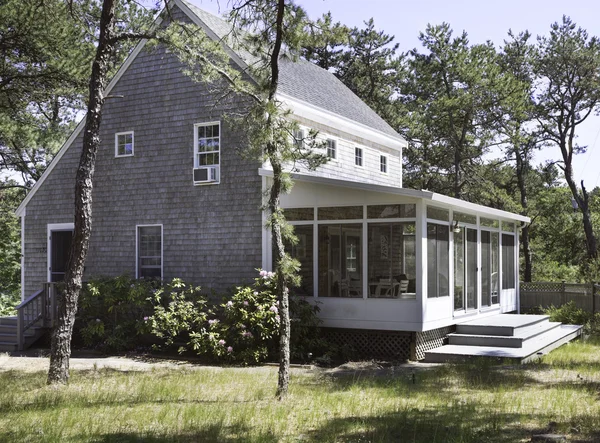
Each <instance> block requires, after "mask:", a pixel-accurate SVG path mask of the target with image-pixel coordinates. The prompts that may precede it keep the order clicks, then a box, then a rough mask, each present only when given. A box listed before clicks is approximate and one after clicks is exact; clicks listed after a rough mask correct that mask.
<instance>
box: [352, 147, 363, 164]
mask: <svg viewBox="0 0 600 443" xmlns="http://www.w3.org/2000/svg"><path fill="white" fill-rule="evenodd" d="M363 165H364V155H363V149H362V148H359V147H355V148H354V166H358V167H360V168H362V167H363Z"/></svg>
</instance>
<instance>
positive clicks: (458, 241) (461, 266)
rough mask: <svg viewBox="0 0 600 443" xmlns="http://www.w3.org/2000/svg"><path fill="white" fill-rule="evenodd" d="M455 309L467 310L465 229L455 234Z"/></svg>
mask: <svg viewBox="0 0 600 443" xmlns="http://www.w3.org/2000/svg"><path fill="white" fill-rule="evenodd" d="M454 309H455V310H463V309H465V228H460V231H458V232H455V233H454Z"/></svg>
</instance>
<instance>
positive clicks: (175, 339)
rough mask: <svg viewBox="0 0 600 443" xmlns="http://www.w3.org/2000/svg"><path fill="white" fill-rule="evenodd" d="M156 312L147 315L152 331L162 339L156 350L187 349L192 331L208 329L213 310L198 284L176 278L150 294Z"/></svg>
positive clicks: (201, 331)
mask: <svg viewBox="0 0 600 443" xmlns="http://www.w3.org/2000/svg"><path fill="white" fill-rule="evenodd" d="M150 301H151V302H152V304H153V305H154V313H153V315H152V316H150V317H144V321H145V322H146V324H147V326H148V330H149V332H151V333H152V334H153V335H154V336H155V337H157V338H159V339H160V343H158V344H154V345H153V347H154V349H157V350H167V349H170V348H173V347H179V351H180V352H183V351H185V350H186V346H187V345H188V343H189V342H190V339H191V337H190V334H192V333H193V334H196V333H203V332H204V331H206V325H207V318H208V316H209V315H210V314H211V311H210V310H209V309H208V307H207V303H208V302H207V299H206V297H205V296H203V295H202V293H201V292H200V287H199V286H196V287H194V286H192V285H187V284H186V283H184V282H183V281H182V280H181V279H178V278H175V279H173V280H172V281H171V282H170V283H168V284H167V285H165V286H163V287H160V288H157V289H154V290H153V291H152V295H151V296H150Z"/></svg>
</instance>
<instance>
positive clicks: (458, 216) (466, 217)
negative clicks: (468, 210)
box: [452, 212, 477, 225]
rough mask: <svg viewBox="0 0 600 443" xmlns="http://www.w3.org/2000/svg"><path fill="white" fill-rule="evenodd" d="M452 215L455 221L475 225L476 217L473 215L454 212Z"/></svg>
mask: <svg viewBox="0 0 600 443" xmlns="http://www.w3.org/2000/svg"><path fill="white" fill-rule="evenodd" d="M452 215H453V218H454V220H455V221H459V222H463V223H470V224H472V225H475V224H477V216H475V215H471V214H465V213H462V212H454V213H453V214H452Z"/></svg>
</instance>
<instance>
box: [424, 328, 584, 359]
mask: <svg viewBox="0 0 600 443" xmlns="http://www.w3.org/2000/svg"><path fill="white" fill-rule="evenodd" d="M582 329H583V327H582V326H579V325H562V324H561V325H560V326H558V327H556V328H552V329H551V330H549V331H548V332H546V333H544V334H541V335H538V336H537V337H536V338H535V339H533V340H529V341H527V342H525V343H524V345H523V347H521V348H509V347H503V346H468V345H444V346H441V347H439V348H435V349H432V350H430V351H427V352H425V361H426V362H435V363H443V362H448V361H464V360H467V359H470V358H476V357H493V358H497V359H508V360H511V361H513V362H516V363H526V362H528V361H532V360H536V359H538V358H540V357H541V356H542V355H544V354H547V353H548V352H550V351H552V350H553V349H556V348H557V347H559V346H561V345H563V344H565V343H567V342H569V341H571V340H573V339H575V338H577V337H579V336H580V335H581V332H582Z"/></svg>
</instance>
